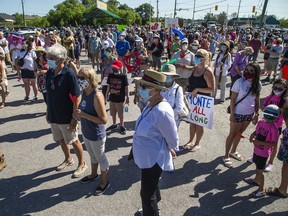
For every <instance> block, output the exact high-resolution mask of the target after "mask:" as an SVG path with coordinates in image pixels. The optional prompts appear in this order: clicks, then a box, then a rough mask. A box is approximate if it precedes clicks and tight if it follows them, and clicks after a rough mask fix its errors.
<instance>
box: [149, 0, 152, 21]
mask: <svg viewBox="0 0 288 216" xmlns="http://www.w3.org/2000/svg"><path fill="white" fill-rule="evenodd" d="M151 13H152V5H151V1H150V16H149V23H151V17H152V14H151Z"/></svg>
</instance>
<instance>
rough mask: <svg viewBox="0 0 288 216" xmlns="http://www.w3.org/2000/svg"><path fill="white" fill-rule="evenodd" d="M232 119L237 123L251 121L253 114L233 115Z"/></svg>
mask: <svg viewBox="0 0 288 216" xmlns="http://www.w3.org/2000/svg"><path fill="white" fill-rule="evenodd" d="M234 118H235V121H236V122H237V123H241V122H244V121H252V118H253V113H252V114H250V115H241V114H237V113H234Z"/></svg>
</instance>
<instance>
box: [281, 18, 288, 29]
mask: <svg viewBox="0 0 288 216" xmlns="http://www.w3.org/2000/svg"><path fill="white" fill-rule="evenodd" d="M279 21H280V27H282V28H288V19H285V18H281V19H280V20H279Z"/></svg>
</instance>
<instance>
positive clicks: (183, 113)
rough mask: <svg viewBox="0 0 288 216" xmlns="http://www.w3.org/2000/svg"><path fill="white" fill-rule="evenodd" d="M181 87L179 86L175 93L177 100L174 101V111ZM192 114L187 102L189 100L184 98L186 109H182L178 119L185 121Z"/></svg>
mask: <svg viewBox="0 0 288 216" xmlns="http://www.w3.org/2000/svg"><path fill="white" fill-rule="evenodd" d="M179 87H180V86H178V87H177V88H176V92H175V99H174V105H173V107H172V108H173V109H175V108H176V97H177V93H178V89H179ZM189 113H190V107H189V104H188V101H187V98H186V97H185V96H184V107H182V108H181V110H180V112H179V113H178V118H179V119H183V118H187V117H188V115H189Z"/></svg>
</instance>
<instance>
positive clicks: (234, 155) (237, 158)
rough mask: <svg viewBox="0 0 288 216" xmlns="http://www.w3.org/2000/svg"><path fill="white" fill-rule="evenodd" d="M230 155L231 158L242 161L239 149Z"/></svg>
mask: <svg viewBox="0 0 288 216" xmlns="http://www.w3.org/2000/svg"><path fill="white" fill-rule="evenodd" d="M229 156H230V157H231V158H234V159H235V160H238V161H242V157H241V154H239V152H237V151H236V152H234V153H230V154H229Z"/></svg>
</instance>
